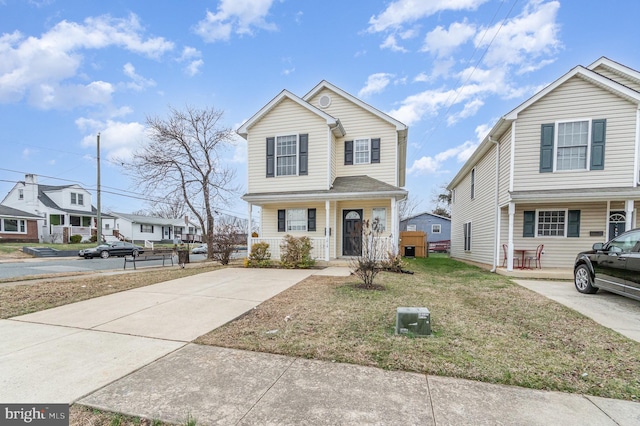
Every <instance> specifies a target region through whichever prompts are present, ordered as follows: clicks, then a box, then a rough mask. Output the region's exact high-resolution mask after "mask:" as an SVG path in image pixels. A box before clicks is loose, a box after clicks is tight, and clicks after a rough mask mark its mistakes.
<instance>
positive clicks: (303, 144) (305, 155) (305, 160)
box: [298, 134, 309, 175]
mask: <svg viewBox="0 0 640 426" xmlns="http://www.w3.org/2000/svg"><path fill="white" fill-rule="evenodd" d="M299 138H300V155H299V157H298V158H299V160H300V171H299V173H298V174H299V175H307V174H309V170H308V164H309V135H308V134H304V135H300V136H299Z"/></svg>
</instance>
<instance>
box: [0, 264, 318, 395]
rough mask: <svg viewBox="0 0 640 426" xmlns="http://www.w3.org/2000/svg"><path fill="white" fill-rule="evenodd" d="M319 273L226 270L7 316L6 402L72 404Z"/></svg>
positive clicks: (0, 350) (2, 329)
mask: <svg viewBox="0 0 640 426" xmlns="http://www.w3.org/2000/svg"><path fill="white" fill-rule="evenodd" d="M313 272H314V271H310V270H276V269H264V270H263V269H236V268H226V269H220V270H216V271H212V272H207V273H204V274H200V275H195V276H191V277H186V278H181V279H177V280H172V281H167V282H163V283H159V284H155V285H151V286H147V287H142V288H137V289H134V290H128V291H125V292H121V293H116V294H112V295H109V296H103V297H98V298H95V299H91V300H86V301H83V302H78V303H73V304H70V305H65V306H60V307H57V308H53V309H48V310H45V311H40V312H35V313H32V314H28V315H22V316H19V317H14V318H11V319H9V320H0V336H2V340H3V342H2V345H1V346H0V401H2V402H4V403H13V402H16V403H17V402H25V401H28V402H30V403H58V402H60V403H71V402H73V401H75V400H77V399H79V398H81V397H82V396H84V395H87V394H89V393H90V392H93V391H94V390H96V389H98V388H100V387H102V386H104V385H106V384H108V383H111V382H113V381H114V380H117V379H119V378H121V377H123V376H125V375H127V374H129V373H131V372H132V371H135V370H137V369H139V368H141V367H142V366H144V365H147V364H149V363H150V362H153V361H154V360H157V359H159V358H161V357H163V356H165V355H167V354H169V353H171V352H173V351H175V350H177V349H179V348H181V347H183V346H184V345H185V344H186V343H187V342H190V341H191V340H193V339H195V338H196V337H198V336H200V335H202V334H205V333H207V332H209V331H210V330H213V329H214V328H216V327H219V326H221V325H223V324H225V323H227V322H229V321H231V320H233V319H234V318H236V317H238V316H240V315H242V314H243V313H245V312H247V311H249V310H251V309H253V308H254V307H255V306H257V305H259V304H260V303H262V302H263V301H264V300H267V299H269V298H271V297H273V296H275V295H276V294H278V293H280V292H281V291H283V290H285V289H287V288H289V287H291V286H293V285H294V284H296V283H298V282H299V281H301V280H303V279H305V278H306V277H308V276H309V275H311V274H312V273H313Z"/></svg>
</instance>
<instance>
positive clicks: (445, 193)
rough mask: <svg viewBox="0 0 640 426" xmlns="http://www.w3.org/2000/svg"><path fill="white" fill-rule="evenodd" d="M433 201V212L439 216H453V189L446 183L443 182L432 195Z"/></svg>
mask: <svg viewBox="0 0 640 426" xmlns="http://www.w3.org/2000/svg"><path fill="white" fill-rule="evenodd" d="M431 201H432V202H433V204H434V205H435V207H434V208H433V211H432V213H433V214H437V215H439V216H444V217H451V191H449V190H448V189H447V185H446V184H442V185H440V186H439V187H438V189H437V190H434V191H433V193H432V195H431Z"/></svg>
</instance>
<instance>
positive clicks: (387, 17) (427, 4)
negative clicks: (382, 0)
mask: <svg viewBox="0 0 640 426" xmlns="http://www.w3.org/2000/svg"><path fill="white" fill-rule="evenodd" d="M487 1H488V0H428V1H427V0H396V1H394V2H392V3H391V4H390V5H389V6H387V8H386V9H385V10H384V12H382V13H381V14H379V15H378V16H372V17H371V19H369V31H370V32H381V31H386V30H388V29H395V28H399V27H401V26H402V25H403V24H406V23H411V22H415V21H417V20H419V19H422V18H425V17H428V16H431V15H434V14H436V13H438V12H442V11H445V10H475V9H477V8H478V6H480V5H481V4H483V3H485V2H487Z"/></svg>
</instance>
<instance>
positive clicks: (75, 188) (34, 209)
mask: <svg viewBox="0 0 640 426" xmlns="http://www.w3.org/2000/svg"><path fill="white" fill-rule="evenodd" d="M0 205H3V206H6V207H11V208H15V209H18V210H22V211H24V212H27V213H30V214H34V215H36V216H39V217H40V218H42V219H43V228H42V236H43V239H44V240H45V241H49V242H68V241H69V237H70V236H71V235H82V236H83V239H85V240H88V239H89V238H90V237H91V235H92V233H95V230H96V219H97V210H96V208H95V207H93V206H92V205H91V193H89V191H87V190H86V189H84V188H82V187H81V186H80V185H77V184H73V185H63V186H53V185H41V184H38V177H37V176H36V175H33V174H28V175H25V180H24V181H21V182H17V183H16V184H15V186H14V187H13V188H12V189H11V190H10V191H9V193H8V194H7V195H6V197H5V198H4V199H3V200H2V202H1V203H0ZM101 222H102V226H103V232H102V234H104V233H105V231H107V233H110V232H108V231H109V226H112V225H113V218H111V217H110V216H108V215H101Z"/></svg>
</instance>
